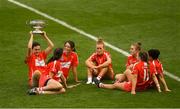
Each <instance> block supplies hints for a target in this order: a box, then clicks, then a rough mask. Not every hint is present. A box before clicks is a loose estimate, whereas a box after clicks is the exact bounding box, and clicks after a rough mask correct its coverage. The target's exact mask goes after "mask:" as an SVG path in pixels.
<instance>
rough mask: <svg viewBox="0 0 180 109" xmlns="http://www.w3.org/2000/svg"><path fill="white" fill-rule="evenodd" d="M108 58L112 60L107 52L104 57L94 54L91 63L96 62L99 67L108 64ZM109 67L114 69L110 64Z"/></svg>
mask: <svg viewBox="0 0 180 109" xmlns="http://www.w3.org/2000/svg"><path fill="white" fill-rule="evenodd" d="M107 58H111V56H110V54H109V53H108V52H106V51H105V52H104V53H103V54H102V55H98V54H97V53H93V54H92V55H91V56H90V59H91V61H92V62H94V63H95V64H96V65H97V66H98V65H101V64H103V63H104V62H106V61H107ZM109 67H112V64H110V65H109Z"/></svg>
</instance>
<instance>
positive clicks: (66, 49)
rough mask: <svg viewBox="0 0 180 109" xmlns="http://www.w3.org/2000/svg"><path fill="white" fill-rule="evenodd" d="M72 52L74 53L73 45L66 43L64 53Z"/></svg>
mask: <svg viewBox="0 0 180 109" xmlns="http://www.w3.org/2000/svg"><path fill="white" fill-rule="evenodd" d="M71 51H72V48H71V45H70V44H69V43H66V44H65V45H64V52H67V53H69V52H71Z"/></svg>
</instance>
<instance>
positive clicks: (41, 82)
mask: <svg viewBox="0 0 180 109" xmlns="http://www.w3.org/2000/svg"><path fill="white" fill-rule="evenodd" d="M49 79H50V77H49V75H41V76H40V79H39V87H43V86H45V85H46V82H47V81H48V80H49Z"/></svg>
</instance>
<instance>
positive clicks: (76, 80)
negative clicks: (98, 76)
mask: <svg viewBox="0 0 180 109" xmlns="http://www.w3.org/2000/svg"><path fill="white" fill-rule="evenodd" d="M72 72H73V76H74V80H75V82H80V81H79V80H78V76H77V66H72Z"/></svg>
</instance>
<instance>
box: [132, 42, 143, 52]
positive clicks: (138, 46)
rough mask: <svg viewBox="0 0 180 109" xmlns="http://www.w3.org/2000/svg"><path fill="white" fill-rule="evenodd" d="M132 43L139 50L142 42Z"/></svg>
mask: <svg viewBox="0 0 180 109" xmlns="http://www.w3.org/2000/svg"><path fill="white" fill-rule="evenodd" d="M132 45H133V46H135V47H136V50H138V51H141V45H142V44H141V43H140V42H136V43H133V44H132Z"/></svg>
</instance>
